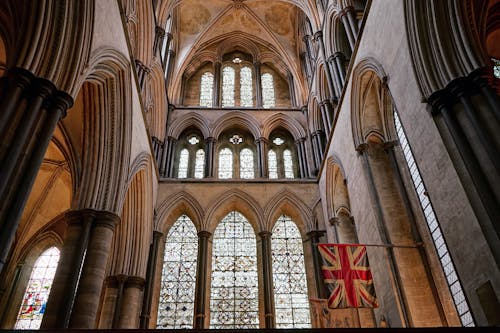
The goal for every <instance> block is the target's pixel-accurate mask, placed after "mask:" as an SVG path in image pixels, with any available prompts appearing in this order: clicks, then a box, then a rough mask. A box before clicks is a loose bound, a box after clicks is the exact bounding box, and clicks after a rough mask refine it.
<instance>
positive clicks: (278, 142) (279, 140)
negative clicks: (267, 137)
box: [273, 137, 285, 146]
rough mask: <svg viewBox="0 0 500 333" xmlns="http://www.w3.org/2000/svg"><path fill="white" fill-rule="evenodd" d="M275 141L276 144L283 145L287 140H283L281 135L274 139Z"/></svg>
mask: <svg viewBox="0 0 500 333" xmlns="http://www.w3.org/2000/svg"><path fill="white" fill-rule="evenodd" d="M273 143H274V144H275V145H276V146H281V145H282V144H284V143H285V140H283V139H282V138H280V137H277V138H275V139H274V140H273Z"/></svg>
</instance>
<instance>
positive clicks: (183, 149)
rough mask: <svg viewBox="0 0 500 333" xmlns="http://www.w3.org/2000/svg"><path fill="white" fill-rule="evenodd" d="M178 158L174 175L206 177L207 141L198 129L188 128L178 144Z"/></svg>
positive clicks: (179, 176)
mask: <svg viewBox="0 0 500 333" xmlns="http://www.w3.org/2000/svg"><path fill="white" fill-rule="evenodd" d="M176 147H177V148H176V149H177V152H178V153H177V158H176V164H175V167H174V171H175V172H174V173H173V175H175V176H177V178H179V179H182V178H196V179H199V178H204V177H205V143H204V141H203V137H202V136H201V135H200V133H199V132H198V131H193V130H192V129H191V130H188V131H187V132H185V133H183V135H181V137H180V139H179V141H177V144H176Z"/></svg>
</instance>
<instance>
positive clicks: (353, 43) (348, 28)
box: [340, 9, 356, 50]
mask: <svg viewBox="0 0 500 333" xmlns="http://www.w3.org/2000/svg"><path fill="white" fill-rule="evenodd" d="M340 19H341V21H342V24H343V25H344V29H345V32H346V35H347V39H348V40H349V46H350V47H351V50H354V48H355V46H356V36H355V35H354V32H353V31H352V28H351V24H350V22H349V18H348V17H347V11H346V9H344V10H342V11H341V12H340Z"/></svg>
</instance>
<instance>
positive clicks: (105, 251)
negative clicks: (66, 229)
mask: <svg viewBox="0 0 500 333" xmlns="http://www.w3.org/2000/svg"><path fill="white" fill-rule="evenodd" d="M118 221H120V217H119V216H117V215H116V214H113V213H110V212H104V211H101V212H95V217H94V220H93V228H92V231H91V234H90V240H89V244H88V247H87V252H86V255H85V262H84V265H83V267H82V270H81V275H80V281H79V285H78V290H77V293H76V297H75V302H74V304H73V309H72V311H71V318H70V322H69V328H84V329H91V328H95V322H96V317H97V309H98V306H99V300H100V297H101V288H102V285H103V282H104V275H105V273H106V265H107V261H108V255H109V251H110V248H111V241H112V239H113V233H114V229H115V225H116V224H117V223H118Z"/></svg>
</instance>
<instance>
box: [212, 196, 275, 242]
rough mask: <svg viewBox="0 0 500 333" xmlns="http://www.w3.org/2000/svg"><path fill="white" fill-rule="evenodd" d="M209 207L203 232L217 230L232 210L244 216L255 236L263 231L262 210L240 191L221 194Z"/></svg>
mask: <svg viewBox="0 0 500 333" xmlns="http://www.w3.org/2000/svg"><path fill="white" fill-rule="evenodd" d="M209 207H210V209H208V210H207V214H206V216H205V218H204V222H203V226H204V230H207V231H209V232H211V233H213V232H214V230H215V229H216V228H217V225H218V224H219V222H220V221H221V220H222V219H223V218H224V217H225V216H226V215H227V214H229V213H230V212H232V211H234V210H236V211H238V212H240V213H241V214H243V215H244V216H245V218H246V219H247V220H248V222H250V224H251V225H252V227H253V229H254V231H255V234H256V235H257V234H258V233H259V232H260V231H262V230H265V228H264V225H263V221H264V219H263V212H262V208H261V207H260V205H259V203H258V202H257V201H256V200H255V199H254V198H253V197H251V196H250V195H248V194H246V193H245V192H243V191H241V190H238V189H232V190H229V191H227V192H225V193H223V194H222V195H220V196H219V197H217V198H216V199H215V200H213V201H212V204H210V205H209Z"/></svg>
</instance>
